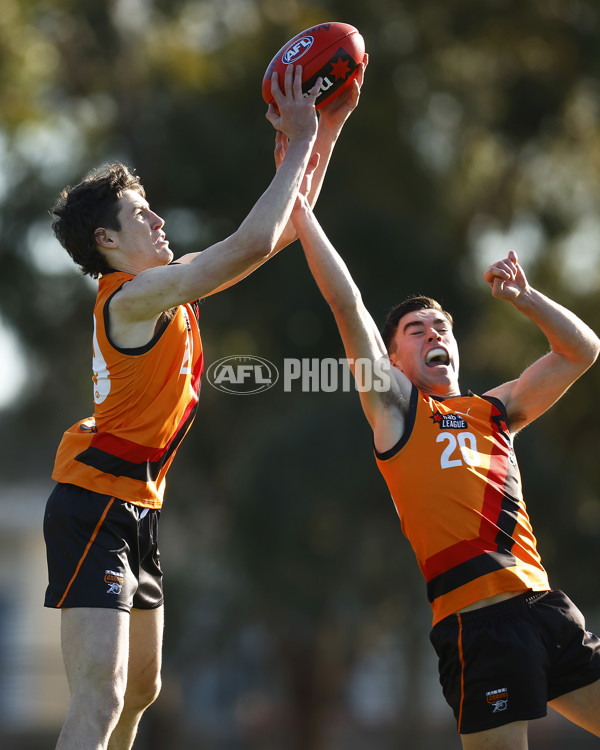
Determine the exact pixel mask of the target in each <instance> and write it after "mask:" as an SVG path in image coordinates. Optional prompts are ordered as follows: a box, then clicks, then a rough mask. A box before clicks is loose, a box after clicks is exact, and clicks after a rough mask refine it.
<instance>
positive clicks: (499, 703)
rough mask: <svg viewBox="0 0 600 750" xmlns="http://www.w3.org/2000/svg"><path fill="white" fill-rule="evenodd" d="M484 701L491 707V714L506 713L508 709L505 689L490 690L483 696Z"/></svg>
mask: <svg viewBox="0 0 600 750" xmlns="http://www.w3.org/2000/svg"><path fill="white" fill-rule="evenodd" d="M485 699H486V701H487V702H488V703H489V704H490V706H491V707H492V713H493V714H497V713H498V712H499V711H506V709H507V708H508V690H507V688H498V690H490V691H488V692H487V693H486V694H485Z"/></svg>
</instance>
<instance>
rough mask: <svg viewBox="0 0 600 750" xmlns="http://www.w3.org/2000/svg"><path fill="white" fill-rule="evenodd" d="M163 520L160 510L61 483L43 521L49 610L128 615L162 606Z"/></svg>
mask: <svg viewBox="0 0 600 750" xmlns="http://www.w3.org/2000/svg"><path fill="white" fill-rule="evenodd" d="M159 516H160V511H158V510H148V509H147V508H141V507H139V506H137V505H133V504H132V503H126V502H124V501H123V500H119V499H118V498H114V497H111V496H110V495H100V494H98V493H96V492H90V491H89V490H84V489H82V488H81V487H76V486H75V485H72V484H57V485H56V487H55V488H54V491H53V492H52V494H51V495H50V497H49V498H48V502H47V504H46V513H45V516H44V539H45V540H46V557H47V561H48V581H49V583H48V588H47V589H46V599H45V602H44V604H45V606H46V607H54V608H62V607H65V608H66V607H99V608H109V609H120V610H124V611H125V612H129V611H130V610H131V608H132V607H135V608H137V609H155V608H156V607H160V606H161V604H162V603H163V587H162V571H161V569H160V553H159V551H158V538H157V535H158V519H159Z"/></svg>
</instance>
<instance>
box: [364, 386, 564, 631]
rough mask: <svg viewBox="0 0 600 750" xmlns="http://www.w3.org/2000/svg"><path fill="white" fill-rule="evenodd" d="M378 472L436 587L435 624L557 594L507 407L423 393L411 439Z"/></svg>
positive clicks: (380, 456) (413, 413)
mask: <svg viewBox="0 0 600 750" xmlns="http://www.w3.org/2000/svg"><path fill="white" fill-rule="evenodd" d="M375 455H376V460H377V465H378V467H379V469H380V471H381V473H382V474H383V477H384V479H385V481H386V482H387V485H388V488H389V490H390V493H391V495H392V499H393V500H394V504H395V506H396V510H397V512H398V516H399V517H400V521H401V523H402V530H403V532H404V535H405V536H406V537H407V539H408V540H409V542H410V543H411V545H412V548H413V550H414V552H415V555H416V557H417V561H418V563H419V567H420V569H421V572H422V573H423V575H424V576H425V580H426V581H427V595H428V598H429V602H430V604H431V608H432V610H433V624H434V625H435V624H436V623H437V622H439V621H440V620H441V619H443V618H444V617H447V616H448V615H450V614H453V613H454V612H456V611H458V610H460V609H462V608H463V607H467V606H468V605H470V604H473V603H475V602H477V601H479V600H481V599H485V598H487V597H490V596H495V595H496V594H501V593H504V592H507V591H520V590H523V591H525V590H527V589H532V590H534V591H545V590H547V589H549V588H550V586H549V583H548V576H547V574H546V571H545V570H544V568H543V567H542V564H541V560H540V556H539V554H538V552H537V549H536V540H535V537H534V536H533V532H532V529H531V524H530V521H529V517H528V515H527V510H526V508H525V503H524V501H523V495H522V490H521V477H520V474H519V469H518V466H517V462H516V459H515V455H514V452H513V448H512V439H511V435H510V432H509V430H508V428H507V418H506V410H505V408H504V405H503V404H502V403H501V402H500V401H499V400H498V399H495V398H492V397H489V398H486V397H480V396H474V395H468V396H460V397H457V398H448V399H445V400H443V401H436V400H435V399H433V398H431V397H430V396H427V395H426V394H424V393H422V392H421V391H419V390H418V389H417V388H415V387H414V386H413V390H412V394H411V400H410V408H409V414H408V417H407V422H406V430H405V434H404V435H403V437H402V438H401V440H400V441H399V443H398V444H397V445H396V446H395V447H394V448H392V449H391V450H390V451H387V452H386V453H377V452H376V454H375Z"/></svg>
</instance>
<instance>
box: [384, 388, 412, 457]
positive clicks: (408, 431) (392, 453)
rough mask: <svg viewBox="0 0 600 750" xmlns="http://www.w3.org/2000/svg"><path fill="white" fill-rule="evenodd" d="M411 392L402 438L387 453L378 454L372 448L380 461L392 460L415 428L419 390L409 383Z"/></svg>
mask: <svg viewBox="0 0 600 750" xmlns="http://www.w3.org/2000/svg"><path fill="white" fill-rule="evenodd" d="M411 386H412V388H411V391H410V400H409V402H408V412H407V414H406V418H405V423H404V432H403V433H402V437H401V438H400V440H398V442H397V443H396V445H394V447H393V448H390V449H389V450H387V451H383V452H382V453H380V452H379V451H378V450H377V448H375V446H373V450H374V451H375V455H376V456H377V458H378V459H379V460H380V461H387V460H388V459H390V458H393V457H394V456H395V455H396V453H399V452H400V450H401V449H402V448H403V447H404V446H405V445H406V443H407V442H408V439H409V437H410V436H411V435H412V431H413V427H414V426H415V419H416V418H417V404H418V401H419V390H418V388H417V386H416V385H414V384H413V383H411Z"/></svg>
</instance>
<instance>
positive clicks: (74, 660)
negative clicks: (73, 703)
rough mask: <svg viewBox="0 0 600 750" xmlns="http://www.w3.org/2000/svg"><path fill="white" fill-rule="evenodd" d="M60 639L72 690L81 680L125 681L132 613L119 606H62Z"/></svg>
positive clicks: (94, 681) (123, 683)
mask: <svg viewBox="0 0 600 750" xmlns="http://www.w3.org/2000/svg"><path fill="white" fill-rule="evenodd" d="M61 643H62V651H63V659H64V663H65V670H66V674H67V679H68V681H69V685H70V687H71V690H74V689H75V688H76V687H77V685H78V684H90V685H93V684H94V683H95V684H98V685H100V686H102V684H106V682H107V681H112V684H113V686H114V688H115V689H119V687H120V686H122V687H123V689H124V685H125V679H126V676H127V661H128V655H129V614H128V613H127V612H123V611H122V610H118V609H104V608H95V607H70V608H67V609H62V610H61Z"/></svg>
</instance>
